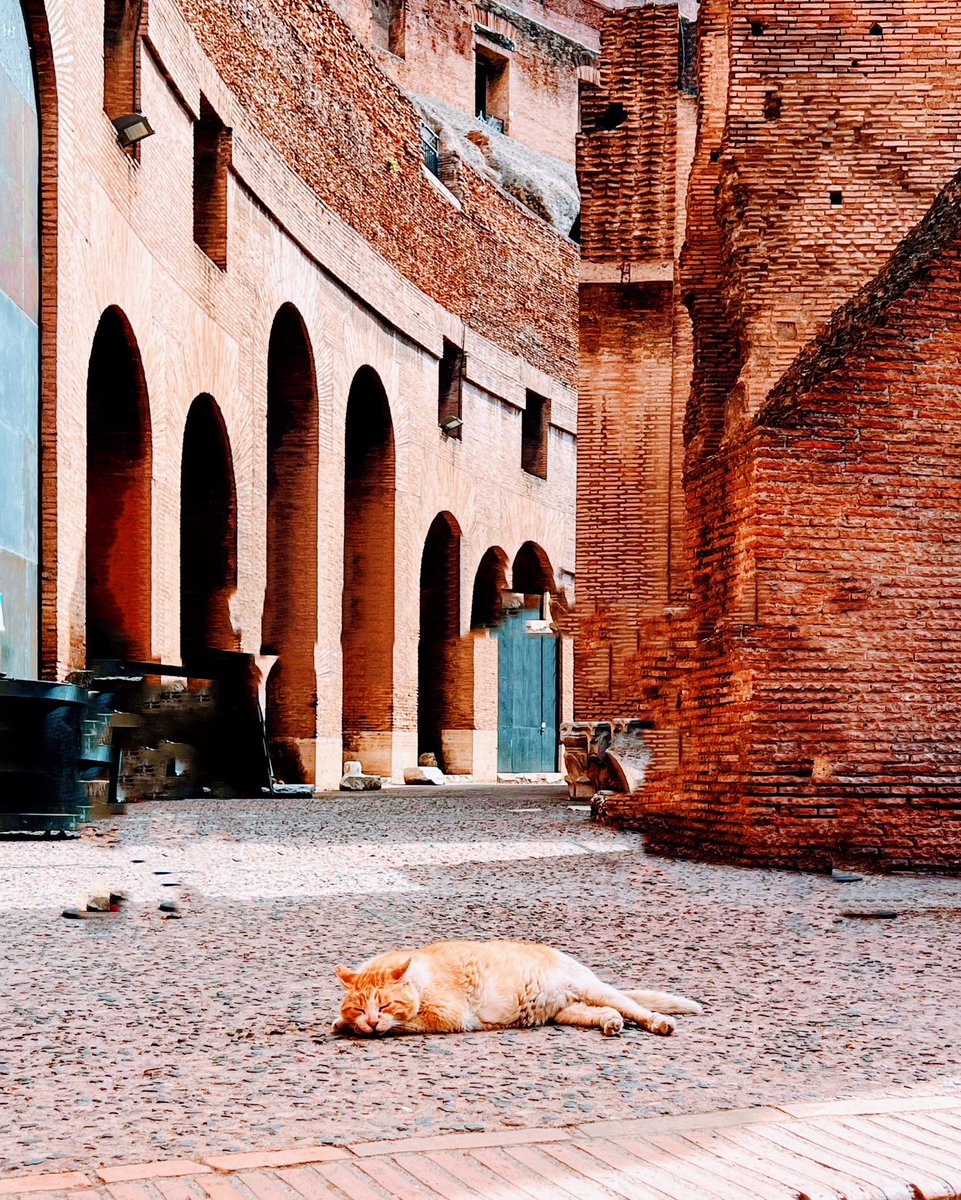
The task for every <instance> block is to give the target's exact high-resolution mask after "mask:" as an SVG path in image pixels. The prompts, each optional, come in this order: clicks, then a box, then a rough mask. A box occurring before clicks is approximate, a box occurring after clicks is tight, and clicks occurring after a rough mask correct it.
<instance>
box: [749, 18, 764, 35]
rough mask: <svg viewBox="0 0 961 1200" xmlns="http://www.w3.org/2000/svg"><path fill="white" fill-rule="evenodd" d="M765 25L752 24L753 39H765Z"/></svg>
mask: <svg viewBox="0 0 961 1200" xmlns="http://www.w3.org/2000/svg"><path fill="white" fill-rule="evenodd" d="M763 36H764V25H763V23H762V22H761V21H752V22H751V37H763Z"/></svg>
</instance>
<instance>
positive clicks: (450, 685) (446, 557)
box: [417, 512, 473, 768]
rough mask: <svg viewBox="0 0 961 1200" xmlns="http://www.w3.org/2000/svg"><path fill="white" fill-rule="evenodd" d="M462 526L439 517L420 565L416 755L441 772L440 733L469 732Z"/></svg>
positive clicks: (470, 703) (470, 698)
mask: <svg viewBox="0 0 961 1200" xmlns="http://www.w3.org/2000/svg"><path fill="white" fill-rule="evenodd" d="M460 541H461V530H460V526H459V525H458V524H457V521H456V520H455V519H454V517H452V516H451V514H450V513H448V512H442V513H438V515H437V516H436V517H435V518H434V520H433V521H432V522H431V526H430V529H429V530H428V531H427V537H426V539H425V541H424V552H423V555H422V556H421V564H420V637H419V639H418V643H417V752H418V754H434V755H435V756H436V758H437V762H438V764H439V765H440V766H441V768H444V766H445V764H444V731H445V730H450V729H465V728H470V726H471V724H472V719H473V679H472V676H471V677H470V678H465V677H464V674H465V673H464V672H463V671H461V670H460V669H459V668H461V667H462V666H463V665H464V664H463V661H462V659H463V657H464V656H463V654H462V653H460V651H461V638H460Z"/></svg>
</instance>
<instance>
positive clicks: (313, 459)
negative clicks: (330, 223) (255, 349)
mask: <svg viewBox="0 0 961 1200" xmlns="http://www.w3.org/2000/svg"><path fill="white" fill-rule="evenodd" d="M319 446H320V440H319V420H318V408H317V376H316V371H315V368H314V354H313V350H312V348H311V345H310V338H309V336H308V334H307V328H306V326H305V324H304V321H303V318H302V317H301V315H300V313H299V312H298V310H297V309H296V308H295V307H294V305H292V304H284V305H283V306H282V307H281V308H280V309H279V311H278V312H277V315H276V317H275V318H274V323H273V326H272V328H271V331H270V342H269V344H268V349H267V589H266V592H265V595H264V612H263V624H262V634H261V637H262V639H263V641H262V645H261V653H263V654H276V655H277V656H278V660H277V663H276V665H275V666H274V668H273V669H272V670H271V672H270V674H269V676H268V679H267V705H266V708H267V711H266V713H265V720H266V725H267V738H268V742H269V744H270V750H271V757H272V758H273V761H274V766H275V769H276V771H277V773H278V774H279V776H280V777H281V778H283V779H284V780H285V781H287V782H288V783H293V782H298V783H299V782H304V781H305V780H306V779H308V778H312V777H313V773H314V763H313V749H312V747H313V744H314V739H315V738H316V735H317V671H316V667H315V664H314V648H315V645H316V642H317V593H318V580H317V556H318V517H317V505H318V473H319V454H320V450H319ZM305 743H309V745H305Z"/></svg>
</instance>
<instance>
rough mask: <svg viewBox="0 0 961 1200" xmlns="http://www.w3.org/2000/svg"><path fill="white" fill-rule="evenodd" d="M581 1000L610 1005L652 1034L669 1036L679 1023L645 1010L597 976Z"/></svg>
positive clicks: (661, 1014) (586, 988)
mask: <svg viewBox="0 0 961 1200" xmlns="http://www.w3.org/2000/svg"><path fill="white" fill-rule="evenodd" d="M581 999H582V1000H586V1001H587V1003H588V1004H603V1005H609V1006H610V1007H611V1008H615V1009H617V1011H618V1012H619V1013H620V1014H621V1016H622V1017H627V1019H628V1020H629V1021H633V1022H634V1024H635V1025H640V1027H641V1028H642V1029H647V1030H648V1031H649V1032H651V1033H660V1034H665V1035H667V1034H671V1033H673V1032H674V1031H675V1029H677V1022H676V1021H675V1020H674V1019H673V1018H672V1017H666V1016H664V1014H663V1013H659V1012H653V1011H652V1010H651V1009H649V1008H643V1007H642V1006H641V1005H640V1004H638V1003H637V1001H636V1000H632V999H631V997H630V996H626V995H625V994H624V993H623V992H619V991H618V990H617V988H613V987H610V986H609V985H608V984H606V983H603V982H602V981H601V980H600V979H598V978H597V976H593V978H592V980H591V982H590V983H589V984H588V985H587V986H586V987H585V988H584V992H583V994H582V996H581ZM555 1019H556V1018H555Z"/></svg>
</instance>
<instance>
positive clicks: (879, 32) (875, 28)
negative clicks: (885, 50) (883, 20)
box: [868, 21, 884, 37]
mask: <svg viewBox="0 0 961 1200" xmlns="http://www.w3.org/2000/svg"><path fill="white" fill-rule="evenodd" d="M868 33H869V34H870V35H871V37H884V30H883V29H882V28H881V26H880V25H879V24H878V23H877V21H875V22H874V24H873V25H872V26H871V28H870V29H869V30H868Z"/></svg>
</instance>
